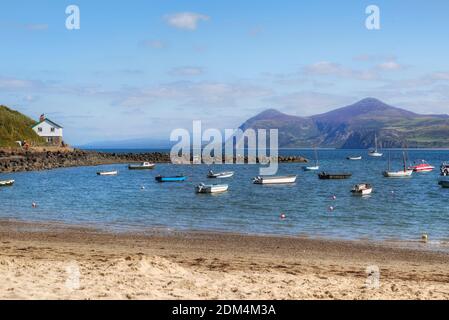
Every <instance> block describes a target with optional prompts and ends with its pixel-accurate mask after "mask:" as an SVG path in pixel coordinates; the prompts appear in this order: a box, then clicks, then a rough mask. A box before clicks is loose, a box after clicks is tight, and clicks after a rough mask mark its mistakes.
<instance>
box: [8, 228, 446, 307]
mask: <svg viewBox="0 0 449 320" xmlns="http://www.w3.org/2000/svg"><path fill="white" fill-rule="evenodd" d="M448 262H449V254H447V253H441V252H432V251H425V250H416V249H409V248H398V247H395V246H391V245H387V244H379V243H368V242H356V241H337V240H325V239H309V238H293V237H273V236H254V235H238V234H228V233H226V234H225V233H209V232H208V233H204V232H177V231H173V232H161V231H153V232H151V233H148V232H147V233H139V234H131V233H123V234H117V233H110V232H104V231H101V230H97V229H92V228H82V227H71V226H67V225H62V224H47V223H26V222H17V221H9V222H8V221H0V274H1V276H0V277H1V278H2V281H0V295H1V296H0V298H3V299H21V298H24V299H449V283H448V280H449V270H448V268H447V263H448ZM74 268H75V271H76V272H75V274H79V277H78V278H79V279H78V282H79V285H78V284H77V285H76V286H75V287H73V286H72V285H73V283H72V285H71V284H70V283H69V284H68V282H67V281H68V280H67V279H69V280H70V279H71V278H70V277H71V276H73V274H72V275H71V274H70V273H71V272H72V273H73V270H74ZM370 268H371V269H372V268H378V270H379V272H380V286H379V287H377V286H376V287H371V286H370V285H368V286H367V279H368V280H369V279H371V278H369V277H370V275H369V274H368V273H367V271H370V270H371V269H370ZM70 270H72V271H70ZM72 280H73V279H72ZM75 280H76V279H75ZM75 282H76V281H75Z"/></svg>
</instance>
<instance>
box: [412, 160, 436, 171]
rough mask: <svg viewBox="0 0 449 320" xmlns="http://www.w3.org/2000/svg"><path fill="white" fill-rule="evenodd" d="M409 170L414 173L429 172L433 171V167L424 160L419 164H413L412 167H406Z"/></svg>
mask: <svg viewBox="0 0 449 320" xmlns="http://www.w3.org/2000/svg"><path fill="white" fill-rule="evenodd" d="M408 169H409V170H413V171H415V172H430V171H433V169H435V167H434V166H432V165H430V164H428V163H427V162H426V161H425V160H421V163H419V164H417V163H416V162H415V163H414V165H413V166H410V167H408Z"/></svg>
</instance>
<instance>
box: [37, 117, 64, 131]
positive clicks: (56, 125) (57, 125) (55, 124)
mask: <svg viewBox="0 0 449 320" xmlns="http://www.w3.org/2000/svg"><path fill="white" fill-rule="evenodd" d="M46 121H48V122H50V123H51V124H52V125H54V126H55V127H58V128H60V129H63V127H62V126H60V125H59V124H57V123H56V122H53V121H51V120H50V119H45V120H43V121H40V122H38V123H36V124H35V125H34V126H33V128H34V127H37V126H38V125H40V124H42V123H44V122H46Z"/></svg>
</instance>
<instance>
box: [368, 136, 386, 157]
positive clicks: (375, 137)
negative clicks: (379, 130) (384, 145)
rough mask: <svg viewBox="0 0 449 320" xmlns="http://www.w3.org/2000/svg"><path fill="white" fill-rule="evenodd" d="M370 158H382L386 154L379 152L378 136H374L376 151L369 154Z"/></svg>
mask: <svg viewBox="0 0 449 320" xmlns="http://www.w3.org/2000/svg"><path fill="white" fill-rule="evenodd" d="M368 155H369V156H370V157H382V156H383V155H384V154H383V153H381V152H379V151H378V150H377V134H375V135H374V150H370V151H369V152H368Z"/></svg>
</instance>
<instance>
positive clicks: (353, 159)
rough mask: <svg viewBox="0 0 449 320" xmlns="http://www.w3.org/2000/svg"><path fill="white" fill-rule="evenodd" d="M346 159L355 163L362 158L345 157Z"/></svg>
mask: <svg viewBox="0 0 449 320" xmlns="http://www.w3.org/2000/svg"><path fill="white" fill-rule="evenodd" d="M346 159H348V160H352V161H357V160H362V156H357V157H347V158H346Z"/></svg>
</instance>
